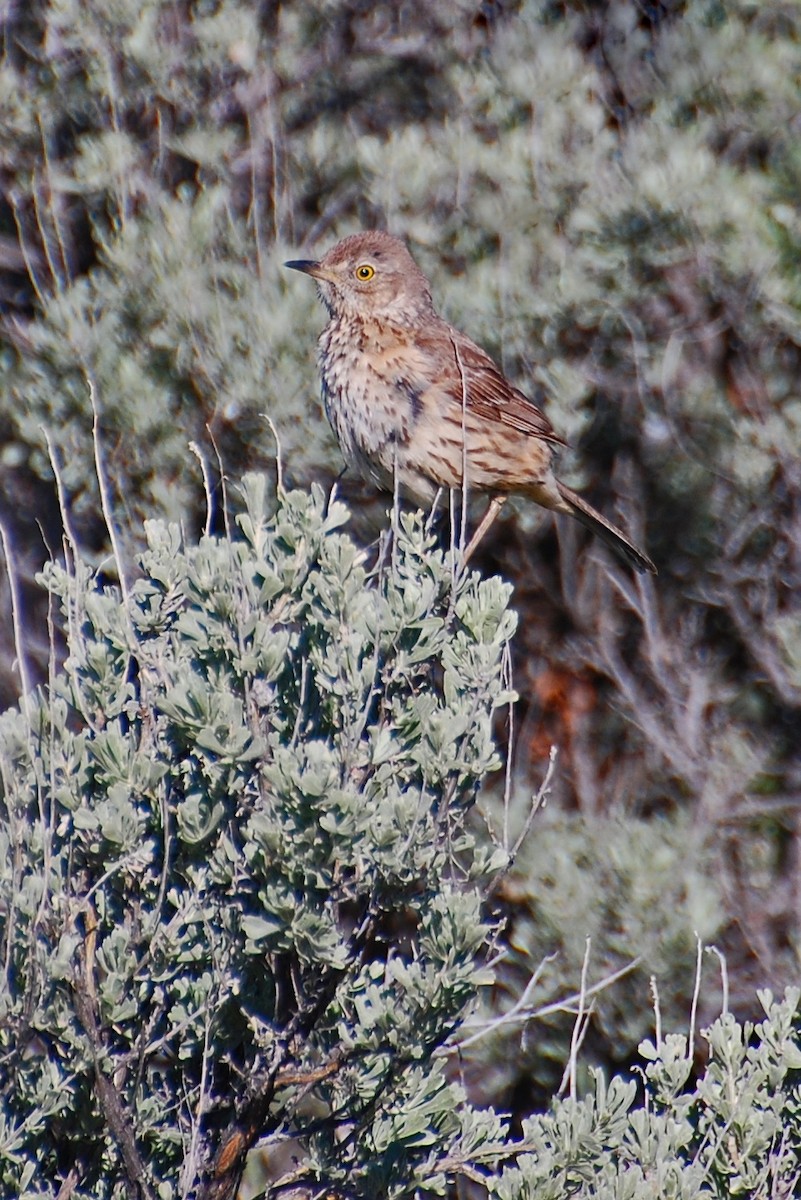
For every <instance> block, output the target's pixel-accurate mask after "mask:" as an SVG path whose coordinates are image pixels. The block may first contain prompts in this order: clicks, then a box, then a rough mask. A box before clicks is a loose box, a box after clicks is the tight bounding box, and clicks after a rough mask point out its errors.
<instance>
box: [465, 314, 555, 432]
mask: <svg viewBox="0 0 801 1200" xmlns="http://www.w3.org/2000/svg"><path fill="white" fill-rule="evenodd" d="M449 335H450V339H451V342H452V345H453V348H454V354H455V357H456V359H457V365H458V366H459V368H460V369H461V371H457V372H456V373H455V375H454V377H453V379H449V381H448V386H447V391H448V393H449V395H450V396H451V397H452V398H453V400H454V401H455V402H456V403H457V404H458V405H459V406H460V407H461V405H462V375H463V376H464V391H465V392H466V394H467V407H468V408H469V409H470V411H471V412H473V413H475V414H476V416H478V417H482V418H484V419H485V420H487V421H490V422H500V424H502V425H507V426H509V428H510V429H516V430H518V432H520V433H522V434H525V435H527V436H528V437H538V438H543V439H544V440H545V441H548V442H555V443H557V444H558V445H560V446H565V445H567V443H566V442H565V439H564V438H561V437H560V436H559V434H558V433H556V432H555V430H554V427H553V425H552V424H551V422H550V421H549V420H548V418H547V417H546V416H545V413H543V412H541V411H540V409H539V408H537V406H536V404H534V402H533V401H532V400H529V398H528V396H526V395H524V394H523V392H521V391H518V389H517V388H516V387H512V385H511V383H509V381H508V379H506V378H505V377H504V375H503V374H502V373H501V371H500V370H499V369H498V367H496V365H495V363H494V362H493V361H492V359H491V358H490V356H489V355H488V354H486V353H485V352H484V351H483V350H482V349H481V348H480V346H477V345H476V344H475V342H471V340H470V338H469V337H467V336H466V335H465V334H463V333H459V332H458V331H457V330H455V329H449Z"/></svg>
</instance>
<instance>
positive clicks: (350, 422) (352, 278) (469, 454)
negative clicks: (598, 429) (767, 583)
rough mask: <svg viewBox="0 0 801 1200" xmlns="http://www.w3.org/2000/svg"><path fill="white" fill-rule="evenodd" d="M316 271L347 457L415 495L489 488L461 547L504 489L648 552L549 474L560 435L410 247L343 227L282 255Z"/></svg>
mask: <svg viewBox="0 0 801 1200" xmlns="http://www.w3.org/2000/svg"><path fill="white" fill-rule="evenodd" d="M285 266H287V267H291V268H292V270H294V271H303V272H304V274H306V275H311V276H312V278H313V279H315V280H316V281H317V286H318V289H319V293H320V298H321V299H322V301H323V303H324V304H325V306H326V308H327V309H328V314H329V321H328V324H327V325H326V327H325V329H324V330H323V332H322V335H321V337H320V342H319V366H320V374H321V376H322V385H323V402H324V404H325V410H326V413H327V414H328V419H329V420H330V422H331V425H332V426H333V429H334V432H335V434H336V435H337V438H338V439H339V444H340V446H341V448H342V453H343V455H344V456H345V460H346V462H347V463H348V464H349V465H352V466H354V467H356V468H357V469H358V470H359V471H360V472H361V474H363V475H365V476H366V477H367V478H368V479H371V480H372V481H373V482H374V483H375V484H376V485H377V486H378V487H379V488H384V489H386V490H388V491H393V489H394V488H395V486H396V483H397V485H398V486H399V489H400V491H401V493H404V494H406V495H408V496H409V497H411V498H412V499H413V500H415V501H416V502H417V503H419V504H422V505H431V504H432V503H433V501H434V500H435V498H436V496H437V494H438V492H439V490H440V489H441V488H456V489H460V490H461V489H463V488H464V487H465V485H466V487H467V490H468V492H469V493H471V492H486V493H488V494H489V496H490V503H489V506H488V508H487V511H486V513H485V514H484V517H483V519H482V520H481V522H480V524H479V526H478V528H477V529H476V532H475V534H474V535H473V538H472V540H471V542H470V544H469V545H468V547H467V550H466V551H465V558H467V557H469V556H470V554H471V553H472V551H473V550H474V549H475V547H476V545H477V544H478V542H479V540H480V539H481V537H483V535H484V534H485V533H486V532H487V530H488V529H489V527H490V525H491V524H492V522H493V521H494V520H495V517H496V516H497V515H498V512H499V511H500V509H501V507H502V505H503V503H504V501H505V500H506V498H507V496H508V495H509V494H510V493H516V494H518V495H522V496H527V497H529V498H530V499H532V500H535V501H536V502H537V503H538V504H541V505H542V506H543V507H544V508H550V509H553V511H554V512H559V513H567V514H568V515H569V516H571V517H575V518H576V519H577V520H578V521H580V522H581V523H582V525H586V526H587V527H588V528H589V529H591V530H592V532H593V533H595V534H597V535H598V537H600V538H601V539H602V540H603V541H604V542H606V544H607V545H608V546H610V547H611V549H612V550H614V551H615V552H616V553H617V554H619V555H621V556H622V557H623V558H624V559H626V561H627V562H629V563H630V564H631V565H632V566H633V567H635V568H636V570H638V571H653V572H656V567H655V566H654V564H653V563H652V562H651V560H650V558H648V556H647V555H646V554H644V553H643V552H642V551H641V550H639V549H638V548H637V547H636V546H635V545H634V543H633V542H631V541H630V540H629V538H627V537H626V535H625V534H624V533H623V532H622V531H621V530H620V529H618V528H617V527H616V526H615V525H613V524H612V523H611V521H607V519H606V517H603V516H601V514H600V513H599V512H596V510H595V509H594V508H593V507H592V506H591V505H590V504H588V503H587V501H586V500H584V499H582V497H581V496H579V495H577V493H576V492H574V491H571V489H570V488H569V487H566V486H565V484H563V483H561V482H560V481H559V480H558V479H557V478H556V477H555V475H554V473H553V470H552V463H553V458H554V447H555V446H559V445H564V440H563V439H562V438H560V437H559V436H558V434H556V433H555V432H554V429H553V426H552V425H551V423H550V421H549V420H548V418H547V417H546V416H545V415H544V414H543V413H542V412H541V411H540V409H539V408H537V406H536V405H535V404H533V403H532V401H531V400H529V399H528V397H527V396H525V395H524V394H523V392H521V391H519V390H518V389H517V388H516V387H514V386H513V385H512V384H511V383H509V381H508V380H507V379H506V378H505V376H504V374H503V372H502V371H501V370H500V368H499V367H497V366H496V365H495V363H494V362H493V361H492V359H491V358H490V357H489V355H488V354H486V353H485V352H484V351H483V350H482V349H481V348H480V347H479V346H477V345H476V344H475V342H472V341H471V340H470V338H468V337H467V336H466V335H465V334H463V333H460V332H459V330H458V329H454V327H453V326H452V325H449V324H448V322H447V321H445V320H444V319H443V318H442V317H440V316H439V315H438V314H437V312H436V310H435V308H434V303H433V301H432V299H431V288H430V285H429V282H428V280H427V279H426V277H425V275H424V274H423V272H422V271H421V270H420V268H419V267H418V266H417V264H416V262H415V261H414V259H413V258H412V256H411V254H410V253H409V251H408V250H407V248H406V246H405V245H404V244H403V242H401V241H400V240H399V239H398V238H396V237H392V236H391V235H390V234H388V233H383V232H380V231H371V232H365V233H356V234H353V235H352V236H351V237H346V238H343V240H342V241H341V242H337V244H336V245H335V246H332V248H331V249H330V250H329V251H328V252H327V253H326V254H324V255H323V257H322V258H321V259H320V260H319V261H309V260H306V259H303V260H300V261H294V262H288V263H285Z"/></svg>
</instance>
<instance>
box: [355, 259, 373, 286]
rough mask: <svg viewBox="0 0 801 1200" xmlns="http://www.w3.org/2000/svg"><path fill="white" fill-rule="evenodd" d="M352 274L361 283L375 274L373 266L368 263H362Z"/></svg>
mask: <svg viewBox="0 0 801 1200" xmlns="http://www.w3.org/2000/svg"><path fill="white" fill-rule="evenodd" d="M354 274H355V276H356V278H357V279H360V280H361V281H362V283H366V282H367V280H368V279H372V278H373V276H374V275H375V267H371V266H370V264H369V263H362V265H361V266H360V267H357V268H356V270H355V272H354Z"/></svg>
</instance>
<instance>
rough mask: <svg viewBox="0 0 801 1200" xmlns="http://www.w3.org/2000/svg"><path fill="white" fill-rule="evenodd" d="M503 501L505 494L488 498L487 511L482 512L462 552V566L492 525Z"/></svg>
mask: <svg viewBox="0 0 801 1200" xmlns="http://www.w3.org/2000/svg"><path fill="white" fill-rule="evenodd" d="M505 503H506V496H493V497H492V499H491V500H490V502H489V504H488V505H487V511H486V512H485V513H484V516H483V517H482V518H481V520H480V521H479V523H478V525H477V526H476V531H475V533H474V534H473V536H472V537H471V539H470V541H469V543H468V545H467V549H466V550H465V552H464V554H463V555H462V566H463V567H464V566H465V565H466V564H467V562H468V560H469V559H470V556H471V555H472V553H473V551H474V550H475V548H476V546H477V545H478V543H479V542H480V541H481V539H482V538H483V536H484V534H485V533H486V532H487V530H488V529H489V527H490V525H492V523H493V521H494V520H495V518H496V517H497V515H498V513H499V512H500V511H501V509H502V508H503V506H504V504H505Z"/></svg>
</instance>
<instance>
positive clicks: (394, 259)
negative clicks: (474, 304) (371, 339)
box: [284, 230, 434, 323]
mask: <svg viewBox="0 0 801 1200" xmlns="http://www.w3.org/2000/svg"><path fill="white" fill-rule="evenodd" d="M284 266H285V267H291V268H292V270H293V271H303V273H304V274H305V275H311V276H312V278H313V279H315V280H316V281H317V287H318V289H319V292H320V298H321V299H322V301H323V303H324V304H325V306H326V308H327V309H328V311H329V312H330V313H331V315H332V316H334V317H362V318H364V317H368V318H369V317H380V318H384V319H392V320H397V321H401V322H404V323H410V322H412V323H413V322H415V321H419V320H421V319H424V318H425V317H430V316H431V315H433V312H434V308H433V304H432V301H431V292H430V289H429V285H428V280H427V279H426V277H425V275H424V274H423V272H422V271H421V270H420V268H419V267H418V265H417V263H416V262H415V261H414V259H413V258H412V256H411V254H410V253H409V251H408V250H407V249H406V246H405V245H404V244H403V242H402V241H400V239H399V238H396V237H393V236H392V235H391V234H389V233H384V232H382V231H381V230H371V231H368V232H365V233H354V234H353V235H352V236H351V237H346V238H343V239H342V241H341V242H337V244H336V245H335V246H332V247H331V249H330V250H329V251H327V253H326V254H324V255H323V257H322V258H321V259H320V260H319V261H317V260H310V259H300V260H294V261H292V262H288V263H284Z"/></svg>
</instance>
